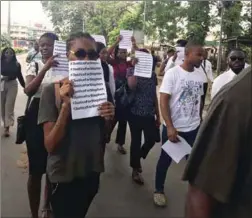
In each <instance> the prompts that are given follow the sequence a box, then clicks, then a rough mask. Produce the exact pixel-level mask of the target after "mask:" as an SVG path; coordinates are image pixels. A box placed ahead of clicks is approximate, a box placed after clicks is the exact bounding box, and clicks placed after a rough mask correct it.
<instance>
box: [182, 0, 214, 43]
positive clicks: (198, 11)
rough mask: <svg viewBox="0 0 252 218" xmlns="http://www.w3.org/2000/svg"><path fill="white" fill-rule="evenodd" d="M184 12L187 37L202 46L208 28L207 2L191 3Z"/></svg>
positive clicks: (208, 8) (208, 9)
mask: <svg viewBox="0 0 252 218" xmlns="http://www.w3.org/2000/svg"><path fill="white" fill-rule="evenodd" d="M186 10H187V21H188V22H187V32H188V37H190V38H191V39H193V40H195V41H197V42H199V43H202V44H204V42H205V38H206V36H207V34H208V31H209V26H210V15H209V12H210V5H209V1H191V2H189V5H188V7H187V9H186Z"/></svg>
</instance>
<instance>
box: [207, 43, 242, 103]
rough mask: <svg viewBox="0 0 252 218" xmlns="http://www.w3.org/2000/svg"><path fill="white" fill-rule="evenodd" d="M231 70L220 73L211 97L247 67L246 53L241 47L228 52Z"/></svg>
mask: <svg viewBox="0 0 252 218" xmlns="http://www.w3.org/2000/svg"><path fill="white" fill-rule="evenodd" d="M228 66H229V70H228V71H226V72H224V73H223V74H221V75H219V76H218V77H217V78H216V79H215V80H214V82H213V86H212V91H211V99H213V98H214V96H215V95H216V94H217V93H218V92H219V91H220V90H221V88H222V87H223V86H225V85H226V84H227V83H229V82H230V81H232V80H233V79H234V78H235V77H236V76H237V75H238V74H239V73H240V72H241V71H242V70H243V69H244V68H245V53H244V51H242V50H241V49H239V48H235V49H232V50H231V51H230V52H229V54H228Z"/></svg>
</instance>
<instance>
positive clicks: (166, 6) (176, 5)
mask: <svg viewBox="0 0 252 218" xmlns="http://www.w3.org/2000/svg"><path fill="white" fill-rule="evenodd" d="M184 18H185V16H184V8H183V7H182V6H181V2H176V1H156V2H147V3H146V23H145V33H146V34H147V35H148V36H149V37H150V38H152V39H153V40H160V42H161V43H163V42H167V41H172V40H174V39H176V38H177V37H179V36H183V35H184V28H183V27H182V24H183V21H184Z"/></svg>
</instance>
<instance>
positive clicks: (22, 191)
mask: <svg viewBox="0 0 252 218" xmlns="http://www.w3.org/2000/svg"><path fill="white" fill-rule="evenodd" d="M24 58H25V56H24V55H21V56H19V57H18V59H19V61H20V62H21V64H22V69H23V70H24V69H25V64H24ZM25 103H26V97H25V96H24V94H23V92H22V89H21V88H20V87H19V92H18V97H17V102H16V107H15V113H16V116H19V115H22V113H23V111H24V106H25ZM112 139H113V140H112V142H111V143H110V144H109V145H108V146H107V150H106V155H105V164H106V172H105V173H104V174H103V175H102V177H101V186H100V192H99V194H98V195H97V196H96V198H95V200H94V202H93V204H92V206H91V208H90V210H89V213H88V216H89V217H170V218H171V217H177V218H179V217H183V211H184V201H185V193H186V189H187V186H186V184H185V183H184V182H182V181H181V180H180V178H181V174H182V172H183V168H184V164H185V163H184V162H182V163H180V164H178V165H176V164H173V165H172V166H171V168H170V170H169V172H168V175H167V181H166V186H165V192H166V194H167V196H168V202H169V205H168V207H167V208H163V209H160V208H156V207H155V206H154V205H153V201H152V194H153V186H154V175H155V167H156V163H157V158H158V156H159V153H160V144H156V145H155V147H154V148H153V150H152V151H151V153H150V155H149V156H148V158H147V159H146V160H145V161H144V162H143V170H144V172H143V176H144V178H145V185H144V186H142V187H139V186H138V185H136V184H134V183H133V182H132V180H131V169H130V167H129V155H128V154H127V155H124V156H122V155H119V154H118V153H117V151H116V146H115V144H114V143H113V141H114V134H113V137H112ZM14 140H15V128H13V129H12V130H11V137H10V138H8V139H5V138H2V140H1V142H2V143H1V176H2V177H1V182H2V183H1V195H2V196H1V197H2V201H1V209H2V210H1V215H2V216H1V217H20V218H21V217H30V212H29V205H28V198H27V192H26V181H27V172H25V171H24V170H23V169H20V168H18V167H17V163H16V162H17V160H18V159H20V154H21V151H22V149H23V146H20V145H15V143H14ZM129 143H130V135H129V129H128V132H127V143H126V148H127V149H128V150H129Z"/></svg>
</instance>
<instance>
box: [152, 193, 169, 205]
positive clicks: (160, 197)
mask: <svg viewBox="0 0 252 218" xmlns="http://www.w3.org/2000/svg"><path fill="white" fill-rule="evenodd" d="M153 201H154V204H155V205H156V206H158V207H165V206H166V205H167V200H166V196H165V194H164V193H154V195H153Z"/></svg>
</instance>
